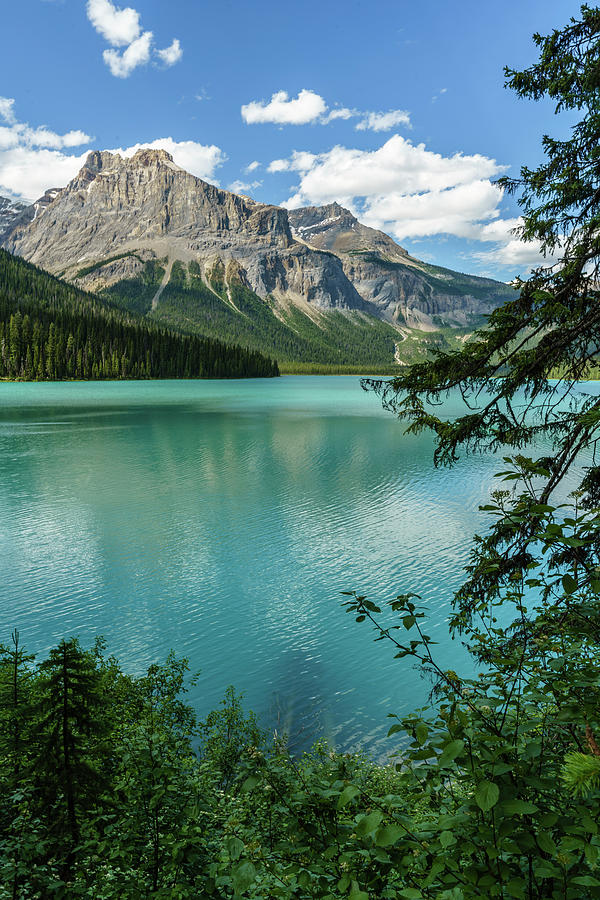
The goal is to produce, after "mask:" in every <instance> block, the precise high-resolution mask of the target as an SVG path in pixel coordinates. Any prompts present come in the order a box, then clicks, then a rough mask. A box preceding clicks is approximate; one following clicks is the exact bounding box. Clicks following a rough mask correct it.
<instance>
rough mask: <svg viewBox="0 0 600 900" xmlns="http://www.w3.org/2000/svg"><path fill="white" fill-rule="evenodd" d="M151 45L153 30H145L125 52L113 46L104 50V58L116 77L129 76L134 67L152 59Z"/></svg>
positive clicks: (143, 64)
mask: <svg viewBox="0 0 600 900" xmlns="http://www.w3.org/2000/svg"><path fill="white" fill-rule="evenodd" d="M151 47H152V32H151V31H145V32H144V33H143V34H141V35H140V36H139V38H137V39H136V40H135V41H133V42H132V43H131V44H130V45H129V47H127V49H126V50H124V51H123V53H119V51H118V50H113V49H112V48H111V49H110V50H105V51H104V53H103V54H102V58H103V60H104V62H105V63H106V65H107V66H108V68H109V69H110V71H111V74H112V75H114V76H115V78H128V77H129V76H130V75H131V73H132V72H133V70H134V69H137V67H138V66H145V65H146V64H147V63H148V62H149V61H150V51H151Z"/></svg>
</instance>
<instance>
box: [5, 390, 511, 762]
mask: <svg viewBox="0 0 600 900" xmlns="http://www.w3.org/2000/svg"><path fill="white" fill-rule="evenodd" d="M432 446H433V444H432V440H431V438H430V437H428V436H419V437H414V436H407V435H405V434H403V426H402V425H401V424H400V423H399V422H398V421H397V420H396V419H395V418H394V416H393V415H391V414H390V413H388V412H385V411H384V410H383V409H382V408H381V404H380V401H379V399H378V398H377V397H376V396H375V395H374V394H372V393H365V392H364V391H363V390H362V389H361V387H360V380H359V379H358V378H354V377H329V378H328V377H306V376H304V377H302V376H286V377H283V378H280V379H272V380H258V381H254V380H252V381H184V382H182V381H163V382H107V383H61V384H6V383H5V384H1V385H0V568H1V572H2V577H1V580H0V641H3V642H5V643H7V642H8V641H9V640H10V634H11V631H12V630H13V629H14V628H18V629H19V631H20V634H21V640H22V643H23V644H24V646H26V647H27V648H28V649H29V650H30V651H33V652H36V653H39V654H43V653H44V652H45V651H47V650H48V649H49V648H50V647H51V646H53V645H55V644H56V643H57V642H58V641H59V640H60V639H61V638H62V637H68V636H71V635H78V636H79V637H80V639H81V641H82V643H83V644H84V645H89V644H90V643H91V642H92V641H93V639H94V637H95V636H96V635H103V636H104V637H105V638H106V640H107V643H108V649H109V650H110V651H111V652H113V653H115V654H116V655H117V656H118V657H119V659H120V660H121V663H122V665H123V667H124V668H125V669H126V670H129V671H131V672H134V673H141V672H142V671H143V670H144V668H145V667H146V666H147V665H149V664H150V663H152V662H156V661H162V660H163V659H164V658H165V656H166V654H167V653H168V651H169V650H170V649H173V650H174V651H175V652H176V653H177V654H178V655H184V656H188V657H189V658H190V662H191V667H192V669H193V670H200V671H201V676H200V679H199V681H198V684H197V686H196V687H195V688H193V689H192V690H191V692H190V695H189V696H190V698H191V700H192V702H193V703H194V705H195V707H196V708H197V710H198V711H199V712H200V713H206V712H208V711H209V710H210V709H212V708H214V707H215V706H216V705H217V704H218V703H219V701H220V700H221V698H222V697H223V694H224V692H225V689H226V687H227V685H229V684H233V685H235V687H236V688H237V689H238V690H240V691H243V692H244V695H245V705H246V706H247V708H251V709H253V710H254V711H255V712H256V713H257V715H258V716H259V717H260V719H261V721H262V723H263V724H264V725H265V726H267V727H269V728H277V729H278V730H279V731H280V732H281V731H286V732H288V733H289V735H290V737H291V743H292V746H294V747H295V748H302V747H307V746H309V745H310V744H311V743H312V742H313V741H314V740H315V739H316V738H317V737H319V736H325V737H327V738H328V739H329V740H330V741H332V742H333V743H334V744H335V745H336V746H337V747H338V748H340V749H350V748H357V747H363V748H366V749H368V750H369V751H370V752H372V753H375V754H376V755H379V756H381V755H382V754H385V753H387V752H391V751H393V749H394V745H393V739H389V740H387V739H386V738H385V735H386V733H387V730H388V727H389V720H388V719H387V718H386V716H387V714H388V713H390V712H397V713H402V712H408V711H409V710H410V709H412V708H414V707H415V706H418V705H422V704H423V703H425V702H426V700H427V695H428V691H429V685H428V684H427V682H426V681H424V680H423V679H422V678H421V676H420V675H419V673H418V671H416V670H415V669H414V667H413V665H412V663H411V662H409V661H406V660H394V659H393V652H392V648H391V647H387V646H386V645H385V644H384V643H381V642H380V643H374V642H373V637H374V635H373V633H372V631H371V630H370V629H369V627H368V625H367V624H366V623H365V624H363V625H358V624H356V623H355V622H354V619H353V618H351V617H350V616H348V615H347V614H346V613H345V612H344V610H343V608H342V606H341V601H342V600H343V598H342V597H341V594H340V592H341V591H344V590H357V591H360V592H361V593H364V594H366V595H367V596H369V597H370V598H371V599H373V600H375V601H376V602H377V601H382V602H385V601H386V600H388V599H392V598H393V597H394V596H396V595H397V594H398V593H404V592H407V591H414V592H416V593H418V594H420V595H421V596H422V598H423V603H424V604H425V605H426V606H427V607H428V610H429V623H428V624H429V629H428V630H429V633H430V634H431V635H432V637H433V638H434V639H435V640H437V641H439V645H438V647H437V648H436V652H437V656H438V659H439V660H440V662H441V663H442V664H443V665H446V666H452V667H457V668H458V667H459V666H460V663H461V659H463V658H464V655H463V654H464V651H463V650H462V648H461V647H460V645H459V644H457V642H452V641H451V640H450V639H449V637H448V633H447V625H446V623H447V618H448V615H449V606H450V602H451V598H452V591H453V589H454V588H456V587H457V586H458V585H459V584H460V582H461V568H462V566H463V565H465V563H466V561H467V559H468V552H469V543H470V536H471V535H472V534H473V533H474V532H475V531H476V530H477V529H478V528H479V529H481V528H484V527H485V517H484V515H483V514H482V513H480V512H478V506H479V504H481V503H483V502H485V501H486V498H487V497H488V494H489V490H490V487H491V486H492V483H493V481H494V479H493V473H494V471H496V470H497V469H498V460H497V459H494V458H493V457H491V456H487V457H481V456H478V457H471V458H469V459H466V460H461V462H460V463H459V464H458V465H457V466H456V467H454V468H453V469H451V470H448V469H437V470H436V469H434V467H433V464H432Z"/></svg>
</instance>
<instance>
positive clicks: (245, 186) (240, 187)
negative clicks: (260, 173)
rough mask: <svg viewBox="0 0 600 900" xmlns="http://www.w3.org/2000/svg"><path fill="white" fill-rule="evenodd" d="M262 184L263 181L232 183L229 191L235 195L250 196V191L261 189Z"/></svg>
mask: <svg viewBox="0 0 600 900" xmlns="http://www.w3.org/2000/svg"><path fill="white" fill-rule="evenodd" d="M261 184H262V181H232V182H231V184H230V185H228V186H227V190H228V191H233V193H234V194H248V193H250V191H253V190H255V189H256V188H257V187H260V186H261Z"/></svg>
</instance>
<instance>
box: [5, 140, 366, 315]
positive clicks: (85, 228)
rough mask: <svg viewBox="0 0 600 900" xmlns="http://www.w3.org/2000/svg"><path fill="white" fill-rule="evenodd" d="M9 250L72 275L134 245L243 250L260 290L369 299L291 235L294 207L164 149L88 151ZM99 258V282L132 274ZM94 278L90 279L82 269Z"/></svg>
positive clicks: (208, 253)
mask: <svg viewBox="0 0 600 900" xmlns="http://www.w3.org/2000/svg"><path fill="white" fill-rule="evenodd" d="M4 245H5V247H6V249H7V250H9V251H10V252H12V253H16V254H18V255H20V256H23V257H24V258H25V259H27V260H29V261H30V262H33V263H35V264H37V265H40V266H42V267H43V268H45V269H47V270H48V271H50V272H52V273H53V274H60V275H62V276H64V277H66V278H68V279H72V280H77V279H78V276H79V280H80V281H81V279H83V282H82V283H83V284H84V285H85V286H88V284H89V279H90V276H91V275H92V273H86V274H83V275H82V274H81V273H85V272H86V269H89V268H90V266H92V265H94V264H95V263H97V262H99V261H102V260H112V258H113V257H115V256H119V255H122V254H125V253H127V251H132V250H136V251H141V252H143V253H147V252H151V253H154V254H155V255H156V256H157V257H158V258H165V257H167V258H169V259H180V260H183V261H188V262H189V261H192V260H193V261H195V262H197V263H200V264H201V265H203V266H204V267H205V268H207V267H212V266H213V265H214V262H215V258H218V259H220V260H221V261H222V262H223V263H225V264H227V262H228V261H230V260H236V261H237V262H238V264H239V270H240V271H241V276H242V277H243V279H244V280H245V282H246V283H247V284H248V286H249V287H251V288H252V290H254V291H255V292H256V293H257V294H258V295H259V296H260V297H265V296H266V295H267V294H273V295H275V296H276V297H277V296H278V295H280V296H283V295H286V296H287V295H291V296H292V297H293V296H297V297H301V298H303V299H304V300H306V301H308V302H309V303H312V304H314V305H315V306H317V307H320V308H322V309H328V308H346V309H363V308H364V307H365V303H364V301H363V300H362V298H361V297H360V296H359V294H358V293H357V291H356V290H355V288H354V287H353V285H352V284H351V283H350V282H349V281H348V279H347V278H346V276H345V275H344V272H343V269H342V266H341V264H340V262H339V260H338V259H337V258H336V257H334V256H331V255H330V254H327V253H322V252H320V251H318V250H313V249H311V248H308V247H306V246H304V245H303V244H301V243H299V242H298V241H296V240H294V238H293V237H292V234H291V231H290V227H289V223H288V217H287V212H286V211H285V210H284V209H281V208H279V207H276V206H268V205H265V204H262V203H256V202H255V201H253V200H251V199H250V198H248V197H242V196H239V195H237V194H232V193H230V192H229V191H223V190H220V189H219V188H216V187H214V186H213V185H211V184H207V183H206V182H204V181H202V180H201V179H199V178H195V177H194V176H193V175H190V174H189V173H188V172H186V171H184V170H183V169H181V168H179V166H177V165H176V164H175V163H174V162H173V159H172V157H171V156H170V155H169V154H168V153H167V152H166V151H164V150H140V151H138V152H137V153H136V154H135V156H133V157H132V158H131V159H123V158H121V157H120V156H119V155H117V154H112V153H108V152H99V151H96V152H93V153H90V154H89V156H88V158H87V160H86V163H85V165H84V166H83V168H82V169H81V171H80V172H79V174H78V175H77V177H76V178H75V179H73V181H71V182H70V184H69V185H67V187H66V188H64V189H63V190H62V191H60V192H59V193H58V194H57V195H56V197H55V198H54V199H53V200H52V202H51V203H50V204H49V205H47V206H46V208H45V209H44V210H43V214H40V215H37V216H36V217H35V218H34V219H33V220H32V221H30V222H27V223H22V224H20V225H17V227H15V228H14V229H13V230H12V232H11V233H10V235H9V236H8V238H7V239H5V242H4ZM115 262H116V261H111V262H110V263H108V264H107V266H106V267H101V268H95V270H94V273H93V282H94V287H95V289H98V287H101V286H105V287H106V286H109V285H110V284H111V283H115V282H116V281H118V280H120V279H122V278H124V277H131V274H132V273H131V265H132V263H131V259H127V257H125V256H122V262H121V263H120V264H115ZM86 278H87V279H88V281H87V282H86V280H85V279H86Z"/></svg>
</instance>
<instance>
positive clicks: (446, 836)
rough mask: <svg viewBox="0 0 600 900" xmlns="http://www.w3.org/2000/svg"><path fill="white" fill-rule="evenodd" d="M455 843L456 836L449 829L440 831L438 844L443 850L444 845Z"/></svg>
mask: <svg viewBox="0 0 600 900" xmlns="http://www.w3.org/2000/svg"><path fill="white" fill-rule="evenodd" d="M455 843H456V838H455V837H454V835H453V834H452V832H451V831H442V833H441V834H440V844H441V845H442V847H443V848H444V850H445V849H446V847H450V845H451V844H455Z"/></svg>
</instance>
